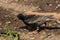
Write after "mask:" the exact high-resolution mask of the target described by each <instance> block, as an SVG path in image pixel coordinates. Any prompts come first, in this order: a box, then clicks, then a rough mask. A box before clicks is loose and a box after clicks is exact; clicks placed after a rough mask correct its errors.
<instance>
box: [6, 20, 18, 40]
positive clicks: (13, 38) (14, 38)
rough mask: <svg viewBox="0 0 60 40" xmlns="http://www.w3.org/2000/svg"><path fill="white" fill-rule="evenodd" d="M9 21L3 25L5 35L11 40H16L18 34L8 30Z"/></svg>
mask: <svg viewBox="0 0 60 40" xmlns="http://www.w3.org/2000/svg"><path fill="white" fill-rule="evenodd" d="M10 23H11V22H10V21H8V22H6V23H5V27H6V29H7V33H6V35H7V36H11V37H12V40H18V34H17V33H14V32H13V31H12V30H11V29H10V28H9V25H10Z"/></svg>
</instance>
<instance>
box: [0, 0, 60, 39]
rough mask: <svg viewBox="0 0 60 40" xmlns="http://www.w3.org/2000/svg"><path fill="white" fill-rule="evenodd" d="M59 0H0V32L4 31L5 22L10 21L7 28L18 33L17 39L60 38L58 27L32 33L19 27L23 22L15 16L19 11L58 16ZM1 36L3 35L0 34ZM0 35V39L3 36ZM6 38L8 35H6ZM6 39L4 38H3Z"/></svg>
mask: <svg viewBox="0 0 60 40" xmlns="http://www.w3.org/2000/svg"><path fill="white" fill-rule="evenodd" d="M59 5H60V0H0V32H6V31H7V30H6V29H4V28H5V22H8V21H10V22H11V23H10V25H9V28H10V29H11V30H12V31H13V32H16V33H18V34H19V40H60V29H44V30H42V31H40V32H39V33H36V34H33V33H31V32H30V31H29V30H27V29H21V27H24V26H25V24H24V23H23V21H21V20H19V19H18V18H17V15H18V14H20V13H25V14H28V15H32V14H34V15H54V17H55V18H57V19H59V18H60V14H59V13H60V6H59ZM2 37H4V36H3V35H2ZM2 37H0V40H4V39H5V38H2ZM7 38H8V37H7ZM5 40H6V39H5Z"/></svg>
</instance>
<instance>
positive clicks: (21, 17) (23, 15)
mask: <svg viewBox="0 0 60 40" xmlns="http://www.w3.org/2000/svg"><path fill="white" fill-rule="evenodd" d="M17 17H18V18H19V19H21V20H24V19H25V14H18V16H17Z"/></svg>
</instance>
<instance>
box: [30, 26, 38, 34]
mask: <svg viewBox="0 0 60 40" xmlns="http://www.w3.org/2000/svg"><path fill="white" fill-rule="evenodd" d="M33 29H34V30H33V31H31V32H29V33H30V34H37V33H38V29H37V27H35V28H33Z"/></svg>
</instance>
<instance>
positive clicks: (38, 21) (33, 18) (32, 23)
mask: <svg viewBox="0 0 60 40" xmlns="http://www.w3.org/2000/svg"><path fill="white" fill-rule="evenodd" d="M17 17H18V18H19V19H20V20H22V21H23V22H24V23H25V24H26V26H27V29H29V30H30V31H34V30H37V28H39V29H38V30H39V31H40V30H41V29H43V28H41V25H42V24H45V25H46V22H47V21H50V19H49V18H48V17H50V16H48V17H45V16H43V15H25V14H19V15H18V16H17ZM42 18H43V19H42Z"/></svg>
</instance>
